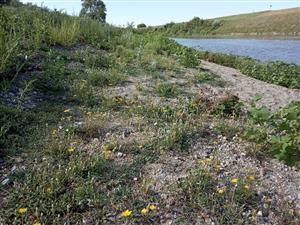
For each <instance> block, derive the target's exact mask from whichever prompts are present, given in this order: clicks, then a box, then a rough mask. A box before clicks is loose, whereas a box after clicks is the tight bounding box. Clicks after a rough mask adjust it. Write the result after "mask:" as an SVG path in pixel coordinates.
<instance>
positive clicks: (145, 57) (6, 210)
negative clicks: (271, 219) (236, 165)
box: [0, 7, 297, 224]
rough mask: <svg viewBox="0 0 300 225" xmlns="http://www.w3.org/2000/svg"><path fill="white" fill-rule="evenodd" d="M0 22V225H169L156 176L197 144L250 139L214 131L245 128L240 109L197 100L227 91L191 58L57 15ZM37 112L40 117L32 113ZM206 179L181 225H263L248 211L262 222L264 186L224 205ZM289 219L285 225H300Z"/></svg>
mask: <svg viewBox="0 0 300 225" xmlns="http://www.w3.org/2000/svg"><path fill="white" fill-rule="evenodd" d="M0 13H1V21H6V23H3V24H1V29H2V30H1V31H3V32H1V33H0V34H1V36H0V37H1V47H2V48H1V58H0V60H1V70H0V74H1V94H3V93H8V95H1V96H2V97H1V102H0V109H1V110H0V155H1V159H4V162H3V160H1V174H0V178H1V186H0V189H1V191H0V205H1V207H0V224H38V223H41V224H124V223H127V224H161V223H162V221H161V220H163V219H164V218H166V217H167V216H168V215H169V214H168V213H169V210H170V209H169V208H168V207H167V204H168V203H167V202H165V200H166V199H164V198H162V193H159V192H157V191H155V190H153V187H154V185H155V184H154V183H153V182H154V181H153V180H152V179H149V177H148V176H147V173H148V172H149V171H148V169H147V168H149V167H147V166H149V165H151V164H154V165H155V163H157V162H159V159H161V158H162V157H165V156H166V155H168V154H174V155H176V157H177V156H178V157H179V158H180V157H183V156H185V155H187V153H190V152H191V151H192V149H191V147H192V145H191V143H192V142H193V141H194V139H195V138H196V137H197V134H200V135H201V136H203V137H206V136H207V135H208V134H209V135H208V136H209V137H208V138H206V141H207V142H208V143H210V145H211V146H214V145H215V144H214V143H216V142H218V138H217V135H218V134H219V132H221V133H224V134H225V133H227V134H229V135H230V136H231V137H232V136H234V135H235V134H237V133H241V130H243V129H245V128H240V126H238V127H234V128H232V129H231V128H229V127H228V125H226V126H223V129H220V131H216V130H209V131H208V130H206V129H207V126H204V124H208V125H209V124H210V123H211V122H212V121H214V123H216V124H219V125H222V124H224V121H225V120H226V121H230V120H232V121H234V120H236V121H237V124H244V123H245V119H246V118H239V117H236V115H237V114H238V113H239V106H240V104H239V103H237V101H236V98H232V97H231V96H228V97H227V98H226V99H225V100H224V99H223V100H222V101H224V102H210V101H209V99H203V96H199V97H196V98H195V97H194V96H195V93H192V92H190V90H193V88H191V87H192V86H193V85H194V86H193V87H194V88H197V87H198V85H200V84H202V83H208V84H210V85H217V86H218V85H223V83H222V81H220V80H219V78H218V77H215V76H213V75H211V74H209V73H208V72H204V71H201V70H199V69H195V68H191V67H196V66H197V65H198V61H197V58H196V57H195V55H196V53H195V52H194V51H193V50H190V49H186V48H183V47H180V46H178V45H176V44H175V43H174V42H171V41H170V40H168V39H166V38H163V37H160V36H156V35H148V34H140V33H137V32H136V31H134V30H132V29H130V28H128V29H117V28H114V27H111V26H108V25H103V24H99V23H97V22H95V21H91V20H88V19H79V18H76V17H69V16H67V15H63V14H61V13H58V12H48V11H47V10H40V9H34V8H18V9H15V8H7V7H5V8H3V9H1V11H0ZM187 67H188V69H187ZM182 80H184V81H185V82H184V83H183V82H182ZM174 81H175V82H174ZM196 90H197V89H196ZM33 91H34V92H33ZM197 92H198V90H197ZM36 93H40V96H41V97H39V98H40V99H37V98H36ZM7 96H8V97H7ZM28 101H29V102H30V101H31V102H35V103H37V106H35V107H33V108H32V109H30V107H29V108H28V104H25V103H26V102H28ZM29 105H31V104H29ZM226 115H229V116H231V117H227V116H226ZM276 121H280V118H279V119H276ZM284 121H288V120H284ZM293 124H295V123H292V125H293ZM261 129H263V128H261ZM211 132H212V133H211ZM264 137H265V136H264ZM264 139H265V138H264ZM264 144H265V143H262V144H261V145H260V147H259V149H258V150H260V149H262V147H264V146H265V145H264ZM266 146H268V143H267V144H266ZM292 147H293V146H292ZM211 161H212V159H211V158H209V159H208V160H207V162H211ZM213 164H216V165H215V166H216V168H217V167H218V166H220V165H219V162H217V161H213ZM196 168H199V166H197V167H196ZM200 168H202V166H201V165H200ZM203 169H204V170H201V171H200V173H199V174H198V173H196V174H195V176H194V175H193V174H194V173H193V174H191V176H189V177H187V178H186V179H185V180H184V181H183V183H182V184H181V186H179V187H178V188H179V189H178V192H177V193H175V194H176V196H179V198H178V199H179V200H180V201H176V204H178V205H179V206H180V207H181V209H183V210H181V212H182V214H180V216H178V215H177V212H176V217H177V219H176V221H175V222H177V223H178V224H190V223H193V222H194V221H193V219H194V218H196V217H193V216H191V212H195V213H197V212H199V210H202V209H203V207H204V208H205V210H204V211H205V212H207V211H209V210H211V211H212V212H211V214H212V215H213V214H214V210H215V209H217V210H218V212H219V213H218V214H216V215H214V218H213V219H214V221H215V222H216V223H223V222H224V221H225V222H226V223H227V224H237V223H250V224H251V223H252V224H253V221H251V218H244V216H243V214H242V212H241V209H245V210H246V209H247V210H248V209H249V208H251V209H253V213H256V212H257V211H258V210H259V208H258V207H259V205H260V201H261V199H256V198H255V196H256V190H255V185H253V189H252V187H251V191H250V192H249V191H248V190H246V189H244V188H243V186H242V185H239V186H238V187H239V188H238V189H237V188H235V186H230V185H228V189H227V190H229V191H228V192H226V193H224V195H222V197H221V198H219V197H218V196H216V193H217V192H216V190H217V188H218V187H219V186H220V184H218V182H219V181H218V180H216V179H215V177H212V174H213V173H215V175H216V174H217V171H211V170H210V169H208V170H207V168H206V167H203ZM203 171H204V173H203ZM202 178H203V179H202ZM226 179H227V180H224V178H222V180H221V181H220V182H221V184H224V182H227V183H228V181H230V177H228V178H226ZM244 180H245V181H243V182H248V181H247V178H245V179H244ZM4 181H5V182H4ZM199 181H200V184H199ZM251 182H254V181H251ZM174 185H175V186H176V185H177V184H176V183H175V184H174ZM171 189H172V190H173V187H172V188H170V189H169V190H170V191H171ZM175 190H177V189H175ZM203 193H210V194H209V198H202V196H203ZM227 193H228V194H227ZM183 199H184V201H183ZM194 200H195V201H194ZM249 204H250V205H249ZM150 205H152V207H150ZM199 205H201V209H199ZM224 205H225V207H224ZM22 208H23V210H20V209H22ZM143 208H145V210H146V212H147V213H146V215H142V213H141V210H142V209H143ZM126 209H129V210H132V211H133V214H132V215H131V216H130V217H128V218H124V217H122V216H121V212H122V211H124V210H126ZM293 209H294V208H293ZM26 210H27V211H26ZM145 210H144V212H145ZM276 210H278V209H276ZM280 210H281V211H282V212H286V210H289V212H290V210H291V206H289V208H288V209H286V208H282V209H281V208H280ZM275 214H276V215H277V213H275ZM280 216H281V215H279V216H278V220H279V224H283V221H284V222H287V223H289V222H291V223H290V224H292V222H293V221H294V222H295V221H296V220H297V218H296V216H293V215H292V216H290V215H287V216H285V217H284V218H281V217H280ZM295 223H296V222H295Z"/></svg>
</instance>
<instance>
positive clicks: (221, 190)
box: [217, 188, 225, 194]
mask: <svg viewBox="0 0 300 225" xmlns="http://www.w3.org/2000/svg"><path fill="white" fill-rule="evenodd" d="M217 192H218V193H219V194H223V193H224V192H225V189H224V188H219V189H218V190H217Z"/></svg>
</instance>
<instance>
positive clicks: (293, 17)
mask: <svg viewBox="0 0 300 225" xmlns="http://www.w3.org/2000/svg"><path fill="white" fill-rule="evenodd" d="M299 15H300V8H291V9H282V10H274V11H264V12H256V13H248V14H241V15H234V16H227V17H220V18H216V19H215V20H220V21H222V24H223V25H222V26H221V27H220V28H218V29H217V30H216V33H217V34H230V33H247V34H249V33H259V34H261V33H269V34H272V33H273V32H274V33H278V34H290V35H293V34H294V33H299V32H300V16H299Z"/></svg>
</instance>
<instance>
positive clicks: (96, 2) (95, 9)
mask: <svg viewBox="0 0 300 225" xmlns="http://www.w3.org/2000/svg"><path fill="white" fill-rule="evenodd" d="M81 1H82V9H81V11H80V16H87V17H90V18H92V19H93V20H98V21H100V22H103V23H105V20H106V7H105V4H104V2H103V1H102V0H81Z"/></svg>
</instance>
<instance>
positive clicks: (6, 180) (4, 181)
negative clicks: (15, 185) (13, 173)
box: [1, 178, 10, 186]
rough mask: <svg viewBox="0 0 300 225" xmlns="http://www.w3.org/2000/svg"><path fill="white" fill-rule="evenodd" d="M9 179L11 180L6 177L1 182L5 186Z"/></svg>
mask: <svg viewBox="0 0 300 225" xmlns="http://www.w3.org/2000/svg"><path fill="white" fill-rule="evenodd" d="M9 181H10V180H9V178H5V179H4V180H3V181H2V182H1V184H2V185H3V186H4V185H6V184H8V183H9Z"/></svg>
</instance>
